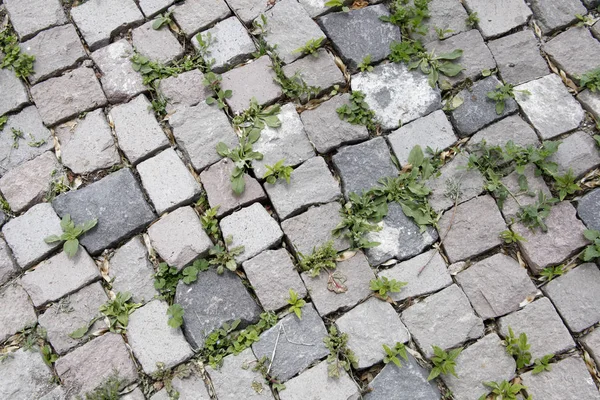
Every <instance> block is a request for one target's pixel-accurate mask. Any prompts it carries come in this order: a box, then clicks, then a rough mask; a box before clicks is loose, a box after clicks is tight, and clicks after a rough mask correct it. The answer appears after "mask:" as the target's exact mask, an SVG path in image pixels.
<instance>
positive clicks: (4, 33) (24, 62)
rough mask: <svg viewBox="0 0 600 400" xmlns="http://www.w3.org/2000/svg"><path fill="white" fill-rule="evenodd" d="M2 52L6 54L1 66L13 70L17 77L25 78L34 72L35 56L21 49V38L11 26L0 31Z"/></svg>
mask: <svg viewBox="0 0 600 400" xmlns="http://www.w3.org/2000/svg"><path fill="white" fill-rule="evenodd" d="M0 52H2V53H3V54H4V58H2V59H1V61H0V68H3V69H4V68H8V69H10V70H13V71H14V73H15V75H16V76H17V78H21V79H24V80H27V78H28V77H29V76H30V75H32V74H33V63H34V61H35V57H34V56H30V55H28V54H26V53H24V52H23V51H21V47H20V46H19V39H18V38H17V35H16V34H14V33H13V32H12V29H11V28H10V27H6V28H4V29H2V30H1V31H0Z"/></svg>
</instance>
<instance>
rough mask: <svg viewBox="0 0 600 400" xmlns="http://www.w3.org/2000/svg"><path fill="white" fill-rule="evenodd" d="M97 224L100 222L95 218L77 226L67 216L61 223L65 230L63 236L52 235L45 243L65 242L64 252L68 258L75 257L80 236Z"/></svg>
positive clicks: (67, 215)
mask: <svg viewBox="0 0 600 400" xmlns="http://www.w3.org/2000/svg"><path fill="white" fill-rule="evenodd" d="M97 223H98V220H97V219H95V218H94V219H92V220H90V221H87V222H84V223H83V224H80V225H77V226H75V222H73V220H71V216H70V215H69V214H66V215H65V216H64V217H63V219H62V220H61V221H60V227H61V228H62V230H63V234H62V235H60V236H57V235H50V236H48V237H47V238H46V239H44V241H45V242H46V243H55V242H63V241H64V244H63V251H64V252H65V253H66V254H67V256H68V257H73V256H75V254H77V250H78V249H79V239H78V238H79V236H81V235H83V234H84V233H85V232H87V231H89V230H90V229H92V228H93V227H95V226H96V224H97Z"/></svg>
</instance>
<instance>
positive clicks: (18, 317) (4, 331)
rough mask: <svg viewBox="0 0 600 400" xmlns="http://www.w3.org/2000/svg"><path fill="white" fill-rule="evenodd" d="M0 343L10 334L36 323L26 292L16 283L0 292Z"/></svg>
mask: <svg viewBox="0 0 600 400" xmlns="http://www.w3.org/2000/svg"><path fill="white" fill-rule="evenodd" d="M0 306H1V307H0V321H2V324H1V325H0V343H3V342H4V341H5V340H6V339H8V338H9V337H10V336H11V335H12V334H14V333H17V332H18V331H20V330H22V329H24V328H27V327H30V326H34V325H35V324H36V323H37V316H36V314H35V309H34V308H33V305H32V304H31V301H30V300H29V296H28V295H27V292H26V291H25V290H24V289H23V288H22V287H21V285H20V284H18V283H13V284H11V285H6V286H4V287H3V288H2V290H0Z"/></svg>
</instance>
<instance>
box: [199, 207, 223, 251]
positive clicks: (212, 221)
mask: <svg viewBox="0 0 600 400" xmlns="http://www.w3.org/2000/svg"><path fill="white" fill-rule="evenodd" d="M219 207H220V206H216V207H212V208H209V209H208V210H206V211H205V212H204V213H203V214H202V216H201V217H200V222H201V223H202V228H203V229H204V232H206V234H207V235H208V236H210V238H211V239H212V240H213V242H216V241H218V240H219V221H218V220H217V213H218V212H219Z"/></svg>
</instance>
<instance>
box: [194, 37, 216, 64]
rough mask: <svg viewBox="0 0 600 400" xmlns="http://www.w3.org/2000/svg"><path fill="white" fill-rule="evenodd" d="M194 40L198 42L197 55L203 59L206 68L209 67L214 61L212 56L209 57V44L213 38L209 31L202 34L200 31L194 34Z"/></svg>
mask: <svg viewBox="0 0 600 400" xmlns="http://www.w3.org/2000/svg"><path fill="white" fill-rule="evenodd" d="M196 41H197V42H198V50H197V51H198V55H200V57H201V58H202V59H203V60H204V62H205V64H206V69H210V68H211V67H212V65H213V64H214V63H215V59H214V58H209V56H210V55H211V51H210V46H211V45H212V44H213V43H214V42H215V39H214V38H213V36H212V34H211V33H210V32H206V33H204V34H203V33H202V32H200V33H198V34H197V35H196Z"/></svg>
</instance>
